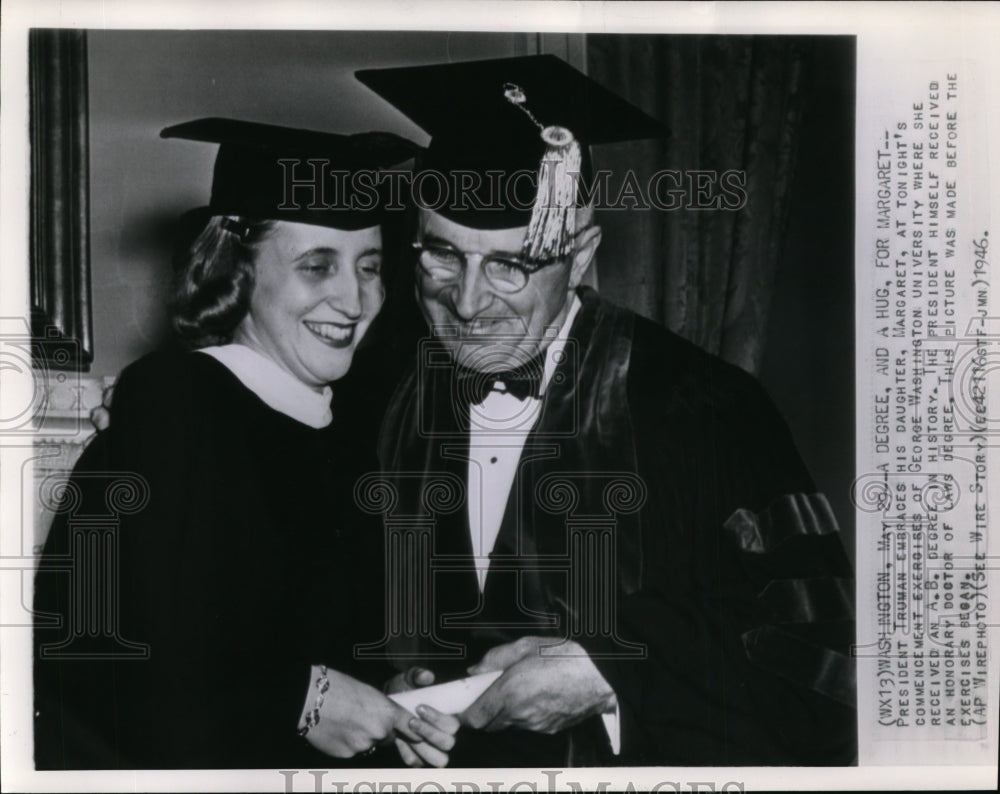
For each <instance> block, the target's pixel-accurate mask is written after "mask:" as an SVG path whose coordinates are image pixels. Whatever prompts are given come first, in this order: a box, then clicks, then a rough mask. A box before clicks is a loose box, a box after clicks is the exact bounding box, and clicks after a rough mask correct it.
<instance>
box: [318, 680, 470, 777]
mask: <svg viewBox="0 0 1000 794" xmlns="http://www.w3.org/2000/svg"><path fill="white" fill-rule="evenodd" d="M317 674H318V668H315V667H314V668H313V675H314V678H315V676H316V675H317ZM327 681H328V682H329V689H328V690H327V691H326V692H325V694H324V698H323V705H322V706H321V707H320V720H319V722H318V723H317V724H316V725H314V726H313V727H312V729H311V730H310V731H309V733H307V734H306V737H305V738H306V741H307V742H309V743H310V744H311V745H312V746H313V747H315V748H316V749H318V750H321V751H322V752H324V753H326V754H327V755H332V756H334V757H336V758H351V757H352V756H355V755H357V754H359V753H365V752H368V751H369V750H371V749H372V748H374V747H375V746H377V745H379V744H383V743H385V742H387V741H389V740H390V739H393V738H397V741H398V739H399V738H400V737H401V738H404V739H405V740H406V741H407V742H408V744H409V747H408V750H409V753H408V754H407V755H404V756H403V760H404V761H405V762H406V763H407V764H408V765H410V766H423V765H424V764H425V763H426V764H430V765H431V766H445V765H447V763H448V751H449V750H451V748H452V747H453V746H454V744H455V736H454V734H455V732H456V731H457V730H458V726H459V723H458V720H457V719H455V717H452V716H450V715H447V714H441V713H440V712H438V711H435V710H434V709H432V708H429V707H421V708H420V709H419V710H418V711H419V712H420V716H419V717H416V716H414V715H413V714H411V713H410V712H408V711H407V710H406V709H404V708H402V707H401V706H399V705H397V704H396V703H393V702H392V701H391V700H389V698H387V697H386V696H385V695H383V694H382V693H381V692H379V691H378V690H377V689H375V688H373V687H370V686H368V685H367V684H364V683H362V682H360V681H358V680H356V679H354V678H351V677H350V676H348V675H344V674H343V673H339V672H337V671H336V670H329V671H328V672H327ZM314 699H315V691H310V693H309V695H308V696H307V698H306V704H305V709H304V710H303V722H304V720H305V713H306V712H307V711H309V710H311V709H312V708H313V707H314Z"/></svg>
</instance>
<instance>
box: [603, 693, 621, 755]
mask: <svg viewBox="0 0 1000 794" xmlns="http://www.w3.org/2000/svg"><path fill="white" fill-rule="evenodd" d="M601 719H602V720H604V730H606V731H607V732H608V741H610V742H611V752H612V753H614V754H615V755H621V751H622V727H621V712H620V711H619V707H618V705H617V704H615V711H614V713H613V714H610V713H609V714H602V715H601Z"/></svg>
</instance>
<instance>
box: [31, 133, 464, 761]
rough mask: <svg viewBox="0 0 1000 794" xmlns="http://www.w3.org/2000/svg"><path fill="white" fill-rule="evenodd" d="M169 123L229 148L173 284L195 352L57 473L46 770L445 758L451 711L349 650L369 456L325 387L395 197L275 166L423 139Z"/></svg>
mask: <svg viewBox="0 0 1000 794" xmlns="http://www.w3.org/2000/svg"><path fill="white" fill-rule="evenodd" d="M166 132H168V133H170V134H173V135H179V136H180V137H186V138H190V139H194V140H201V141H209V142H216V143H221V144H222V146H221V148H220V152H219V155H218V158H217V161H216V168H215V177H214V182H213V189H212V198H211V201H210V204H209V206H208V207H207V208H206V210H201V211H195V215H192V216H189V220H192V221H195V220H197V221H199V223H200V226H201V230H200V232H199V233H197V234H196V235H195V236H194V241H193V242H192V243H191V245H189V246H188V247H187V248H186V249H185V253H184V255H183V256H182V257H181V262H180V269H179V272H178V275H177V279H176V286H175V291H174V297H173V300H172V302H171V314H172V318H173V325H174V328H175V330H176V331H177V333H178V335H179V336H180V338H181V339H182V340H183V341H185V342H186V343H187V345H188V346H189V347H192V348H194V349H193V350H191V351H185V352H161V353H154V354H151V355H148V356H146V357H144V358H143V359H141V360H140V361H138V362H136V363H134V364H132V365H131V366H129V367H128V368H126V370H125V371H124V372H123V373H122V375H121V377H120V378H119V381H118V384H117V386H116V389H115V395H114V401H113V404H112V406H111V423H110V427H109V429H107V430H105V431H103V432H102V433H101V434H99V435H98V436H97V438H96V439H95V440H94V441H93V442H92V443H91V444H90V446H89V447H88V448H87V449H86V450H85V452H84V453H83V456H82V457H81V458H80V461H79V463H78V464H77V466H76V468H75V469H74V472H73V475H72V477H71V479H70V481H69V482H68V483H63V484H62V485H61V487H59V488H57V489H56V490H57V491H60V492H61V493H62V494H63V496H64V498H63V499H62V500H61V502H60V503H59V505H58V507H57V518H56V521H55V522H54V523H53V527H52V530H51V531H50V533H49V537H48V541H47V543H46V547H45V552H44V554H43V557H42V560H41V563H40V572H39V576H38V578H37V583H36V592H35V610H36V614H37V615H38V622H37V625H36V630H35V762H36V766H37V768H39V769H85V768H89V769H93V768H96V769H105V768H191V767H194V768H197V767H204V768H219V767H222V768H227V767H228V768H254V767H281V766H293V767H295V766H304V765H307V764H311V765H316V764H322V765H324V766H329V765H331V763H334V761H333V759H336V758H341V759H348V758H351V757H353V756H355V755H357V754H359V753H365V752H367V751H368V750H370V749H372V748H373V747H374V746H376V745H378V744H381V743H383V742H386V741H391V740H392V739H393V738H395V739H397V741H401V742H402V741H408V742H411V743H412V748H413V749H412V752H411V753H409V754H407V755H406V758H407V760H408V762H409V763H414V764H417V763H420V764H423V763H427V764H435V765H443V764H444V763H446V762H447V760H448V756H447V750H448V749H449V748H450V746H451V743H452V741H453V740H452V735H453V734H454V732H455V731H456V730H457V727H458V724H457V721H456V720H455V719H454V718H453V717H450V716H445V715H441V714H438V713H437V712H435V711H434V710H433V709H431V710H427V711H423V712H422V716H423V717H424V719H417V718H416V717H414V716H413V715H412V714H411V713H410V712H408V711H406V710H405V709H403V708H402V707H400V706H398V705H396V704H395V703H393V702H392V701H390V700H389V699H388V698H387V697H386V696H385V695H384V694H382V692H381V691H380V690H379V689H377V688H375V687H373V686H370V685H368V684H366V683H363V681H362V680H361V679H362V678H367V679H368V680H371V681H372V682H373V683H377V684H381V681H382V680H384V678H386V677H388V675H387V672H386V671H384V670H382V669H378V668H376V669H371V668H362V667H360V666H358V665H357V664H355V662H354V660H353V656H352V648H353V646H354V644H355V643H357V642H362V641H364V640H365V639H371V638H369V637H368V635H367V632H370V631H371V626H372V625H377V622H375V621H372V620H370V615H371V614H377V612H375V613H370V612H369V610H368V607H367V606H366V605H368V604H369V603H370V604H371V608H372V609H376V610H377V606H376V602H377V596H378V594H379V592H380V591H381V589H382V588H381V586H380V585H381V582H378V581H377V576H375V575H374V572H375V571H378V570H379V563H380V560H381V557H380V552H379V548H378V544H379V540H380V537H381V534H380V532H379V528H378V526H377V525H375V526H372V525H371V524H370V519H369V518H368V517H366V516H365V515H364V514H362V513H361V511H360V510H359V509H358V508H357V507H356V506H355V504H354V500H353V484H354V482H355V481H356V479H357V477H358V476H359V475H360V474H362V473H364V472H366V471H368V470H370V469H371V468H374V466H375V464H374V461H373V459H372V455H373V451H371V452H366V451H365V447H364V445H362V444H359V443H357V433H358V432H359V431H358V430H357V428H356V427H354V426H352V423H351V422H349V421H346V419H348V418H349V417H345V418H343V419H341V417H339V416H338V419H339V420H340V421H333V419H334V418H333V413H332V408H331V397H332V392H331V387H330V383H331V382H332V381H335V380H338V379H340V378H341V377H343V376H344V375H345V374H346V373H347V371H348V369H349V368H350V366H351V363H352V360H353V357H354V352H355V349H356V347H357V345H358V343H359V342H360V341H361V339H362V338H363V337H364V335H365V332H366V331H367V330H368V328H369V326H370V324H371V322H372V320H373V319H374V318H375V316H376V315H377V314H378V312H379V310H380V308H381V306H382V302H383V298H384V292H383V288H382V279H381V272H380V269H381V251H382V232H381V222H382V220H383V215H382V213H381V209H380V208H379V207H377V206H375V207H371V208H370V209H366V210H356V209H351V210H350V211H348V210H331V209H329V208H323V209H322V210H321V211H316V210H314V209H312V208H311V207H304V208H294V207H293V208H292V210H291V211H289V209H288V202H286V201H285V196H284V186H285V183H284V181H283V178H284V172H283V168H281V167H279V166H280V165H281V163H282V162H284V163H286V164H287V163H288V162H289V161H292V162H296V163H301V162H303V161H304V160H306V159H308V160H309V162H314V161H315V160H316V158H326V159H327V161H328V162H330V161H334V162H335V163H336V164H337V165H338V166H339V167H341V168H344V167H346V168H349V169H355V168H361V167H367V168H377V167H384V166H387V165H391V164H394V163H396V162H399V161H401V160H403V159H405V158H406V157H407V156H409V154H410V152H411V146H410V145H409V143H408V142H407V141H404V140H403V139H400V138H397V137H395V136H391V135H383V134H375V133H369V134H365V135H357V136H337V135H325V134H320V133H312V132H305V131H301V130H288V129H284V128H277V127H270V126H266V125H256V124H249V123H246V122H236V121H231V120H221V119H209V120H203V121H201V122H193V123H191V124H187V125H181V127H179V128H172V129H171V130H169V131H166ZM357 424H359V423H358V422H354V425H357ZM123 485H124V486H126V487H127V489H128V493H129V494H130V496H129V497H128V498H126V499H124V500H123V499H122V496H121V495H122V487H123ZM109 509H110V510H111V511H112V513H114V516H113V520H112V519H109V517H108V514H107V512H108V510H109ZM98 516H100V517H101V519H102V521H101V526H102V527H109V528H108V529H101V530H100V531H97V532H96V534H95V530H94V528H93V526H94V522H93V521H92V520H91V521H90V522H89V523H88V521H84V520H82V519H83V518H87V519H94V518H95V517H98ZM366 580H367V581H366ZM373 585H377V586H373ZM95 594H101V597H103V598H104V601H103V602H102V603H100V604H95V603H94V598H95ZM85 604H89V605H91V606H93V607H95V608H94V609H85V608H82V607H83V605H85ZM54 617H55V618H58V621H55V620H53V618H54ZM407 746H409V745H407ZM414 754H415V755H414ZM383 763H384V762H383Z"/></svg>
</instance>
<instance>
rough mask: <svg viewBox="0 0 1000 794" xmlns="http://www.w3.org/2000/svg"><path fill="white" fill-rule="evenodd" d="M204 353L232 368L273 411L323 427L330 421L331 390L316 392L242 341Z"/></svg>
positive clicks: (203, 349) (331, 413) (331, 412)
mask: <svg viewBox="0 0 1000 794" xmlns="http://www.w3.org/2000/svg"><path fill="white" fill-rule="evenodd" d="M198 352H199V353H205V354H207V355H209V356H211V357H212V358H214V359H215V360H216V361H218V362H219V363H220V364H222V365H223V366H224V367H225V368H226V369H228V370H229V371H230V372H232V373H233V374H234V375H235V376H236V377H237V378H239V380H240V382H241V383H242V384H243V385H244V386H246V387H247V388H248V389H250V391H252V392H253V393H254V394H256V395H257V396H258V397H260V399H261V400H262V401H263V402H264V403H265V404H266V405H269V406H270V407H271V408H273V409H274V410H275V411H278V412H280V413H283V414H285V416H290V417H291V418H292V419H294V420H296V421H297V422H301V423H302V424H304V425H309V427H315V428H320V427H326V426H327V425H328V424H330V422H332V421H333V411H331V409H330V398H331V397H332V396H333V390H332V389H331V388H330V387H329V386H324V387H323V391H321V392H317V391H314V390H313V389H311V388H309V387H308V386H307V385H306V384H304V383H303V382H302V381H300V380H299V379H298V378H296V377H295V376H294V375H293V374H292V373H291V372H289V371H288V370H286V369H284V368H283V367H281V366H279V365H278V364H277V363H276V362H274V361H272V360H271V359H270V358H268V357H267V356H265V355H264V354H263V353H258V352H257V351H256V350H254V349H252V348H249V347H247V346H246V345H237V344H232V345H219V346H217V347H203V348H201V349H200V350H199V351H198Z"/></svg>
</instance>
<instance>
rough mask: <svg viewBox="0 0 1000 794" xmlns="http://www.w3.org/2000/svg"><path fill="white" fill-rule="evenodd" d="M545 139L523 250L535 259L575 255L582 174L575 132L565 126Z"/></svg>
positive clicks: (545, 132) (545, 134)
mask: <svg viewBox="0 0 1000 794" xmlns="http://www.w3.org/2000/svg"><path fill="white" fill-rule="evenodd" d="M542 139H543V140H544V141H545V142H546V143H547V144H548V148H547V149H546V150H545V156H544V157H543V158H542V163H541V166H540V167H539V169H538V195H537V196H536V197H535V206H534V208H533V209H532V211H531V222H530V223H529V224H528V234H527V236H526V237H525V239H524V248H523V254H524V255H525V256H526V257H527V258H529V259H535V260H539V259H542V260H544V259H555V258H559V257H563V256H567V255H568V254H570V253H572V250H573V246H572V243H573V236H574V232H575V231H576V228H575V227H576V177H577V175H578V174H579V173H580V144H579V143H577V141H576V139H575V138H574V137H573V133H571V132H570V131H569V130H567V129H566V128H565V127H546V128H545V130H543V132H542Z"/></svg>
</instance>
